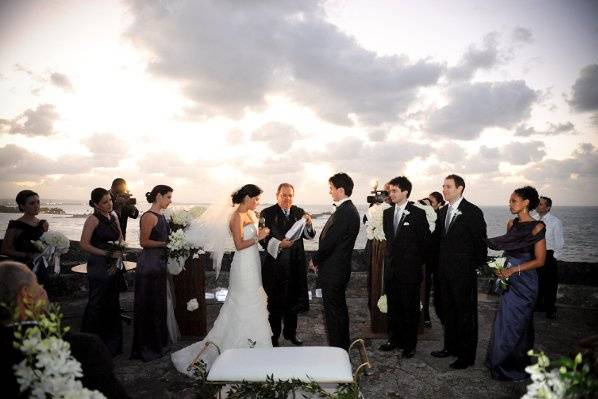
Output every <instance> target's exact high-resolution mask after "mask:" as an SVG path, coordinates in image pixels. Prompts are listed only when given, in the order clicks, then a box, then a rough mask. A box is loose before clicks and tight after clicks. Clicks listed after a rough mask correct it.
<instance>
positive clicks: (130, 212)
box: [110, 177, 139, 239]
mask: <svg viewBox="0 0 598 399" xmlns="http://www.w3.org/2000/svg"><path fill="white" fill-rule="evenodd" d="M110 197H112V203H113V204H114V211H115V212H116V214H117V215H118V222H119V224H120V229H121V231H122V233H123V239H126V238H127V221H128V219H129V218H131V219H137V216H139V210H138V209H137V207H135V205H136V203H137V200H136V199H135V198H133V196H132V195H131V194H130V193H129V191H128V190H127V182H126V180H125V179H123V178H121V177H118V178H116V179H114V181H113V182H112V187H111V188H110Z"/></svg>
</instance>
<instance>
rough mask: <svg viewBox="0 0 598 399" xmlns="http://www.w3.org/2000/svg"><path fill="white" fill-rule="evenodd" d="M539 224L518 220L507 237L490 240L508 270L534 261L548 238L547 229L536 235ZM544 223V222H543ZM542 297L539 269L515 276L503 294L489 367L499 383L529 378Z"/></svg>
mask: <svg viewBox="0 0 598 399" xmlns="http://www.w3.org/2000/svg"><path fill="white" fill-rule="evenodd" d="M538 223H542V222H539V221H535V220H534V221H529V222H519V221H518V219H515V220H514V222H513V227H512V228H511V230H509V231H508V232H507V234H505V235H503V236H499V237H494V238H490V239H488V246H489V247H490V248H492V249H495V250H504V251H505V253H504V254H505V256H506V258H507V262H508V267H517V266H518V265H520V264H522V263H524V262H527V261H528V260H531V259H533V258H534V244H535V243H536V242H538V241H540V240H543V239H544V234H545V230H546V229H542V231H541V232H540V233H538V234H536V235H533V234H532V231H533V230H534V228H535V227H536V225H537V224H538ZM542 224H543V223H542ZM537 297H538V274H537V273H536V271H535V270H530V271H526V272H522V273H521V274H518V273H515V274H513V275H511V277H510V278H509V286H508V289H507V290H506V291H505V292H503V293H502V294H501V295H500V298H499V304H498V310H497V311H496V317H495V319H494V325H493V326H492V334H491V337H490V343H489V344H488V353H487V354H486V367H488V368H489V369H490V372H491V374H492V378H494V379H497V380H506V381H513V380H523V379H526V378H528V374H527V373H526V371H525V368H526V367H527V366H528V365H529V364H530V359H529V356H528V355H527V352H528V351H529V350H530V349H532V348H533V347H534V318H533V317H534V305H535V303H536V298H537Z"/></svg>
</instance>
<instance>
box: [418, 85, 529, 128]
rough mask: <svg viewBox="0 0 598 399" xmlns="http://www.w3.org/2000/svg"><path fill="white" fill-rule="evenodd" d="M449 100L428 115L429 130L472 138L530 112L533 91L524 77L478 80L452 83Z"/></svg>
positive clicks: (525, 116) (513, 124)
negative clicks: (488, 80) (487, 80)
mask: <svg viewBox="0 0 598 399" xmlns="http://www.w3.org/2000/svg"><path fill="white" fill-rule="evenodd" d="M448 96H449V98H450V99H451V102H450V103H449V104H448V105H447V106H445V107H443V108H441V109H439V110H438V111H436V112H435V113H433V114H432V115H431V117H430V118H429V120H428V123H427V126H426V128H427V130H428V131H429V132H430V133H433V134H436V135H440V136H447V137H450V138H453V139H461V140H472V139H475V138H477V137H478V136H479V135H480V133H481V132H482V130H484V129H485V128H487V127H502V128H506V129H510V128H512V127H513V126H515V125H516V124H518V123H520V122H521V121H522V120H524V119H527V118H528V117H529V116H530V111H531V106H532V104H533V103H534V101H535V100H536V98H537V94H536V92H534V91H533V90H532V89H530V88H529V87H528V86H527V85H526V84H525V82H524V81H521V80H515V81H508V82H494V83H491V82H480V83H473V84H459V85H456V86H453V87H452V88H451V89H450V90H449V92H448Z"/></svg>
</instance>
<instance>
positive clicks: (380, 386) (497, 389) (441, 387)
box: [60, 273, 598, 399]
mask: <svg viewBox="0 0 598 399" xmlns="http://www.w3.org/2000/svg"><path fill="white" fill-rule="evenodd" d="M354 274H358V273H354ZM360 277H362V276H359V275H358V276H355V280H356V281H359V280H361V278H360ZM219 283H220V284H222V282H220V281H219ZM208 285H209V286H210V285H213V282H212V283H210V282H208ZM352 285H353V288H351V289H349V291H348V303H349V311H350V317H351V335H352V338H353V339H355V338H360V337H361V338H365V340H366V345H367V352H368V356H369V358H370V361H371V363H372V364H373V374H372V375H370V376H364V377H362V379H361V390H362V393H363V395H364V397H365V398H517V397H520V396H521V395H522V394H523V393H524V392H525V389H526V383H519V384H515V383H508V382H497V381H494V380H492V379H491V378H490V375H489V373H488V371H487V370H486V368H485V367H484V366H483V359H484V356H485V354H486V346H487V344H488V339H489V333H490V328H491V325H492V320H493V317H494V312H495V309H496V305H497V303H496V297H492V296H487V295H485V294H483V293H480V295H479V342H478V355H477V360H476V365H475V366H474V367H471V368H468V369H466V370H461V371H455V370H451V369H450V368H449V367H448V365H449V364H450V362H451V359H450V358H449V359H436V358H433V357H431V356H430V352H431V351H432V350H437V349H440V348H441V347H442V329H441V326H440V324H439V322H438V320H437V319H433V320H432V328H431V329H425V330H424V331H423V333H422V334H421V335H420V336H419V342H418V347H417V354H416V355H415V357H414V358H412V359H406V360H402V359H401V358H400V355H399V354H398V353H396V352H395V353H385V352H380V351H379V350H378V346H379V345H380V344H382V343H383V342H384V340H383V339H381V338H379V337H374V336H373V335H372V334H370V333H369V328H368V325H369V314H368V311H367V298H366V295H365V291H364V289H363V288H362V287H355V284H352ZM359 285H360V284H359ZM591 295H596V289H595V288H594V289H593V290H592V294H591ZM85 303H86V299H85V298H78V299H69V300H68V301H64V302H61V303H60V304H61V305H62V310H63V313H64V315H65V322H66V324H69V325H71V326H72V327H73V329H74V330H76V331H77V330H78V329H79V325H80V320H81V315H82V314H83V309H84V306H85ZM121 304H122V307H123V309H124V310H125V312H126V313H129V314H130V313H131V311H132V308H133V292H131V291H129V292H126V293H123V294H121ZM219 309H220V304H218V303H216V302H213V301H212V302H208V326H210V325H211V324H212V323H213V321H214V319H215V318H216V316H217V314H218V311H219ZM535 327H536V348H537V349H540V350H544V351H545V352H547V353H548V354H550V355H552V356H556V355H562V354H567V353H568V352H569V351H572V350H573V349H574V347H575V343H576V342H577V340H579V339H580V338H582V337H585V336H588V335H591V334H596V333H597V332H598V308H597V307H594V306H591V307H585V306H576V305H562V304H561V305H559V308H558V318H557V319H556V320H547V319H546V318H545V317H544V315H543V314H541V313H537V314H536V318H535ZM298 331H299V333H298V335H300V336H301V337H302V338H303V339H304V341H305V345H325V344H326V338H325V332H324V323H323V317H322V304H321V300H320V299H319V298H314V300H313V301H312V306H311V310H310V311H309V312H307V313H305V314H302V315H300V317H299V327H298ZM132 332H133V331H132V326H129V325H125V329H124V334H125V354H123V355H120V356H118V357H116V358H115V366H116V373H117V375H118V377H119V378H120V379H121V380H122V381H123V383H124V385H125V387H126V388H127V390H128V392H129V393H130V395H131V396H132V397H134V398H177V399H185V398H194V397H198V395H197V390H196V389H195V388H194V387H193V381H192V380H191V379H189V378H187V377H186V376H183V375H181V374H179V373H177V372H176V371H175V370H174V368H173V367H172V366H171V364H170V360H169V357H168V356H166V357H164V358H162V359H159V360H155V361H153V362H149V363H143V362H141V361H138V360H135V361H132V360H129V359H128V355H129V354H130V349H131V338H132ZM194 341H195V339H184V340H181V341H179V342H178V343H177V344H176V346H175V347H174V349H178V348H181V347H184V346H186V345H188V344H190V343H192V342H194ZM281 344H282V345H289V343H288V342H286V341H285V340H281ZM354 357H355V359H354V360H355V362H356V361H357V359H356V355H355V356H354Z"/></svg>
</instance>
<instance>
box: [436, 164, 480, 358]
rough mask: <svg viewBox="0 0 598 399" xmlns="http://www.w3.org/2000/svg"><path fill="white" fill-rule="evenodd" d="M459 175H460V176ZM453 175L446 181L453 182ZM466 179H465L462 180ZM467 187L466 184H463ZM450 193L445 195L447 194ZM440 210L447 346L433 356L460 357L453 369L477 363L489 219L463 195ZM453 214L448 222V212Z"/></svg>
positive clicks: (442, 300)
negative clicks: (479, 292)
mask: <svg viewBox="0 0 598 399" xmlns="http://www.w3.org/2000/svg"><path fill="white" fill-rule="evenodd" d="M457 177H458V176H457ZM449 180H451V178H450V176H449V177H447V179H446V180H445V185H446V183H447V181H448V182H449V183H450V181H449ZM461 181H462V180H461ZM463 188H464V183H463ZM446 196H447V195H446V194H445V197H446ZM458 201H460V203H459V205H458V206H457V208H456V209H454V205H450V204H449V205H447V206H445V207H443V208H442V209H441V210H440V212H439V213H438V219H437V220H436V229H435V230H434V241H435V243H436V245H438V250H439V264H438V277H439V281H440V294H441V297H440V303H441V307H442V313H443V314H444V318H445V320H444V348H443V350H442V351H438V352H433V356H436V357H445V356H457V361H456V362H455V363H453V364H452V365H451V367H452V368H458V369H459V368H465V367H468V366H471V365H473V364H474V362H475V355H476V348H477V342H478V300H477V268H478V267H480V266H481V265H483V264H484V263H485V262H486V258H487V255H488V250H487V247H486V243H485V239H486V222H485V221H484V215H483V213H482V211H481V210H480V208H478V207H477V206H475V205H474V204H472V203H471V202H469V201H467V200H466V199H465V198H462V197H460V199H458V200H457V201H453V203H454V204H456V203H457V202H458ZM449 212H450V214H451V217H450V219H449V221H447V213H449Z"/></svg>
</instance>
